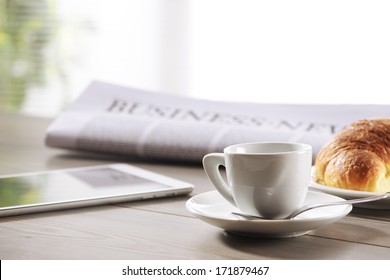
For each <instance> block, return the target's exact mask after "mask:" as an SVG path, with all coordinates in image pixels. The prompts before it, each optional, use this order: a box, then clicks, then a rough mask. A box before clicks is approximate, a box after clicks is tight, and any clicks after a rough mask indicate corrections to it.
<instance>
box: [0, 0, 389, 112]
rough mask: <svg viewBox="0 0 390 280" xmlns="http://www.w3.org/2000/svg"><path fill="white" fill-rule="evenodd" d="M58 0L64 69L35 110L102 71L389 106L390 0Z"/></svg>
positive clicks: (33, 101) (145, 84)
mask: <svg viewBox="0 0 390 280" xmlns="http://www.w3.org/2000/svg"><path fill="white" fill-rule="evenodd" d="M32 1H33V0H32ZM50 3H55V5H53V7H54V8H53V10H54V11H55V18H56V19H55V20H54V22H56V24H55V25H54V26H56V29H55V31H56V33H55V36H53V37H51V38H52V39H53V41H52V42H51V44H50V45H49V46H47V49H48V50H49V51H48V52H47V54H46V55H47V59H48V61H51V62H52V63H53V64H54V65H57V67H59V68H61V69H59V70H57V74H56V75H54V74H50V73H49V71H47V70H45V71H46V72H47V73H49V74H46V78H47V82H46V84H45V86H34V87H32V88H31V89H30V90H29V92H28V94H27V95H26V97H25V100H24V103H23V106H22V108H21V110H22V111H23V112H26V113H30V114H37V115H48V116H54V115H56V114H58V112H60V111H61V110H64V108H66V106H67V104H69V103H70V102H71V101H72V100H73V99H74V98H76V97H77V96H78V95H79V94H80V93H81V92H82V90H83V89H84V88H85V87H86V86H87V85H88V84H89V83H90V82H91V81H92V80H94V79H99V80H103V81H107V82H113V83H118V84H122V85H127V86H132V87H136V88H142V89H146V90H152V91H158V92H164V93H169V94H174V95H184V96H190V97H195V98H205V99H213V100H224V101H249V102H258V103H328V104H342V103H352V104H372V103H374V104H375V103H376V104H390V79H389V77H390V51H389V50H390V16H389V15H390V2H389V1H380V0H355V1H352V0H327V1H312V0H290V1H287V0H279V1H278V0H272V1H259V0H129V1H122V0H99V1H94V0H83V1H81V2H80V1H77V0H57V1H51V2H50ZM53 30H54V29H53ZM0 31H1V30H0ZM53 32H54V31H53ZM0 35H1V34H0ZM18 63H19V62H18ZM19 64H20V63H19ZM59 73H60V74H59ZM0 90H1V89H0ZM0 103H1V92H0ZM0 105H1V104H0ZM0 107H1V106H0ZM45 108H47V110H45Z"/></svg>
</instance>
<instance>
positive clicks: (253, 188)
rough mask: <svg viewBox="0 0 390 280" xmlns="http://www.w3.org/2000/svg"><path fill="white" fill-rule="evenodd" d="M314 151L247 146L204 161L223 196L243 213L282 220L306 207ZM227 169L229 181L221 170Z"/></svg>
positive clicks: (300, 147)
mask: <svg viewBox="0 0 390 280" xmlns="http://www.w3.org/2000/svg"><path fill="white" fill-rule="evenodd" d="M311 165H312V148H311V146H310V145H307V144H302V143H289V142H257V143H244V144H238V145H232V146H229V147H226V148H225V149H224V152H223V153H211V154H207V155H206V156H205V157H204V158H203V167H204V169H205V171H206V174H207V175H208V177H209V178H210V180H211V182H212V183H213V184H214V186H215V188H216V189H217V190H218V191H219V193H220V194H221V195H222V196H223V197H224V198H225V199H226V200H227V201H229V202H230V203H231V204H233V205H234V206H236V207H237V208H239V209H240V210H241V211H242V213H246V214H250V215H258V216H262V217H264V218H269V219H281V218H284V217H286V216H288V215H289V214H290V213H292V212H293V211H294V210H295V209H297V208H298V207H300V206H302V204H303V202H304V200H305V198H306V194H307V192H308V187H309V182H310V169H311ZM220 166H225V168H226V176H227V182H228V184H226V182H225V180H224V179H223V177H222V176H221V173H220V170H219V167H220Z"/></svg>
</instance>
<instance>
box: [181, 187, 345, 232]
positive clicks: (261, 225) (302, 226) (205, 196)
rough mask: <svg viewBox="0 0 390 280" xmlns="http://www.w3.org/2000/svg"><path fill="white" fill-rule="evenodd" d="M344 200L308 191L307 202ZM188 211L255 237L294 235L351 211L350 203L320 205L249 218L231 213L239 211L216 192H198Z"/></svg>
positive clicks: (221, 225)
mask: <svg viewBox="0 0 390 280" xmlns="http://www.w3.org/2000/svg"><path fill="white" fill-rule="evenodd" d="M342 200H344V199H342V198H340V197H337V196H333V195H329V194H325V193H321V192H312V191H309V192H308V195H307V197H306V200H305V203H304V204H313V203H322V202H332V201H342ZM186 207H187V209H188V211H190V212H191V213H192V214H194V215H195V216H196V217H198V218H199V219H201V220H202V221H204V222H206V223H209V224H211V225H213V226H216V227H219V228H222V229H225V230H227V231H230V232H233V233H236V234H240V235H245V236H253V237H270V238H285V237H295V236H300V235H304V234H307V233H309V232H310V231H312V230H314V229H316V228H318V227H320V226H323V225H326V224H330V223H333V222H335V221H337V220H339V219H341V218H343V217H344V216H346V215H347V214H348V213H349V212H350V211H351V210H352V206H351V205H339V206H331V207H323V208H317V209H313V210H310V211H307V212H305V213H302V214H301V215H299V216H297V217H296V218H294V219H293V220H247V219H245V218H242V217H238V216H236V215H234V214H231V212H232V211H236V212H237V211H239V210H238V209H237V208H235V207H234V206H233V205H231V204H230V203H229V202H227V201H226V200H225V199H224V198H223V197H222V196H221V195H220V194H219V193H218V192H217V191H211V192H206V193H202V194H199V195H196V196H194V197H192V198H191V199H189V200H188V201H187V203H186Z"/></svg>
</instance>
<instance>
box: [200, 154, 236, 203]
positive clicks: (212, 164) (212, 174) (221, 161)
mask: <svg viewBox="0 0 390 280" xmlns="http://www.w3.org/2000/svg"><path fill="white" fill-rule="evenodd" d="M221 165H222V166H225V157H224V154H222V153H211V154H207V155H205V156H204V157H203V167H204V170H205V172H206V174H207V176H208V177H209V178H210V181H211V182H212V183H213V185H214V186H215V188H216V189H217V191H218V192H219V193H220V194H221V195H222V196H223V197H224V198H225V199H226V200H227V201H229V202H230V203H231V204H233V205H234V206H236V203H235V201H234V198H233V195H232V191H231V189H230V188H229V187H228V185H227V184H226V183H225V180H224V179H223V178H222V176H221V173H220V172H219V167H220V166H221Z"/></svg>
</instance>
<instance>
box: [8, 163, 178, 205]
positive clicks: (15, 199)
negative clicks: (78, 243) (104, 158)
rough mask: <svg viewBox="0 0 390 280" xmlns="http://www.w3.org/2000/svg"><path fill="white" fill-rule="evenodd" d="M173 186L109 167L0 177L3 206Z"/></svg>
mask: <svg viewBox="0 0 390 280" xmlns="http://www.w3.org/2000/svg"><path fill="white" fill-rule="evenodd" d="M171 188H172V187H171V186H168V185H165V184H162V183H159V182H154V181H151V180H148V179H146V178H141V177H138V176H136V175H133V174H130V173H127V172H123V171H121V170H118V169H114V168H110V167H107V166H104V167H101V168H96V169H85V170H83V169H80V170H71V171H61V172H47V173H39V174H32V175H24V176H15V177H8V178H0V207H12V206H21V205H32V204H42V203H52V202H64V201H74V200H81V199H93V198H99V197H107V196H119V195H130V194H137V193H145V192H146V193H147V192H151V191H156V190H164V189H166V190H169V189H171Z"/></svg>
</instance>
